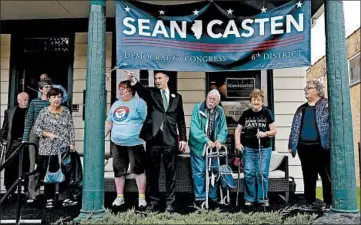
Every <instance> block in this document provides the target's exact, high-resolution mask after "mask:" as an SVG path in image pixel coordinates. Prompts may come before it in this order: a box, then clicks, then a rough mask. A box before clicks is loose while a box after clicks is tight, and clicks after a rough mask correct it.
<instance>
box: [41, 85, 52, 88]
mask: <svg viewBox="0 0 361 225" xmlns="http://www.w3.org/2000/svg"><path fill="white" fill-rule="evenodd" d="M43 88H46V89H51V88H52V86H51V85H44V86H43Z"/></svg>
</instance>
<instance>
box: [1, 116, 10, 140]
mask: <svg viewBox="0 0 361 225" xmlns="http://www.w3.org/2000/svg"><path fill="white" fill-rule="evenodd" d="M8 112H9V111H8V110H5V112H4V121H3V126H2V127H1V131H0V133H1V135H0V137H1V140H0V141H1V143H4V142H6V141H7V138H8V132H9V121H8V120H9V116H8Z"/></svg>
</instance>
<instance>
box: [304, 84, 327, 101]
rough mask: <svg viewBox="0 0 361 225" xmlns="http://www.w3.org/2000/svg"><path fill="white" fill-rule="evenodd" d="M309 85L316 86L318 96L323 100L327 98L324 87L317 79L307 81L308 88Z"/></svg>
mask: <svg viewBox="0 0 361 225" xmlns="http://www.w3.org/2000/svg"><path fill="white" fill-rule="evenodd" d="M309 84H312V85H314V86H315V88H316V91H317V94H318V96H320V97H321V98H323V97H325V90H324V85H323V84H322V83H321V81H319V80H317V79H313V80H310V81H307V84H306V87H307V86H308V85H309Z"/></svg>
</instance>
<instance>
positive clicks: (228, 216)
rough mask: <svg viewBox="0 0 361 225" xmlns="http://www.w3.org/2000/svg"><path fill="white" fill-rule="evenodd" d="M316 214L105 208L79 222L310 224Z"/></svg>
mask: <svg viewBox="0 0 361 225" xmlns="http://www.w3.org/2000/svg"><path fill="white" fill-rule="evenodd" d="M316 217H317V215H315V214H311V215H310V214H297V215H292V216H285V215H283V214H282V213H281V212H279V211H276V212H254V213H243V212H237V213H224V212H220V211H218V210H215V211H205V210H200V211H196V212H193V213H190V214H186V215H181V214H178V213H173V214H169V213H148V214H145V213H136V212H135V211H134V210H132V209H131V210H128V211H126V212H122V213H117V214H114V213H112V212H111V211H110V210H106V212H105V216H104V218H103V219H100V220H85V221H83V222H82V223H81V224H119V223H122V224H310V223H311V222H312V221H313V220H314V219H315V218H316Z"/></svg>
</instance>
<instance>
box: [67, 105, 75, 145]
mask: <svg viewBox="0 0 361 225" xmlns="http://www.w3.org/2000/svg"><path fill="white" fill-rule="evenodd" d="M68 118H69V122H68V124H69V126H68V130H69V134H70V146H69V147H70V150H73V151H74V150H75V126H74V121H73V117H72V116H71V113H70V111H69V110H68Z"/></svg>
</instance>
